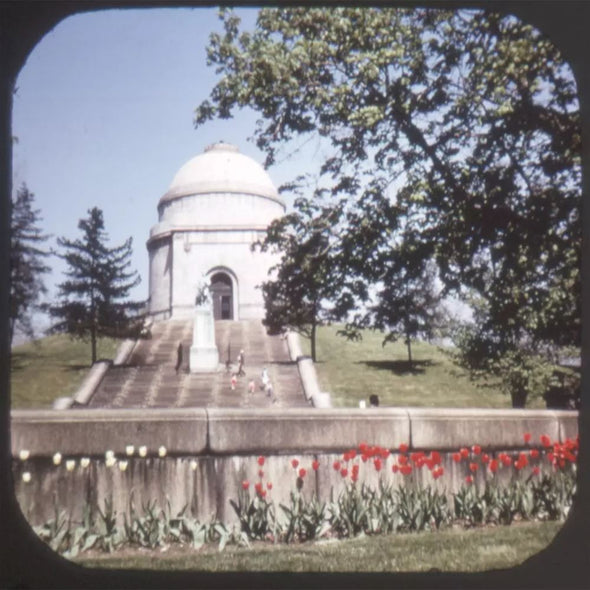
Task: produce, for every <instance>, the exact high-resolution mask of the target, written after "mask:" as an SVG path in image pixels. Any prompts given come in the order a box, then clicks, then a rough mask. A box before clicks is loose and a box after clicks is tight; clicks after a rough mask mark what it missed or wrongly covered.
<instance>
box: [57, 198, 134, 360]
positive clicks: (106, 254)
mask: <svg viewBox="0 0 590 590" xmlns="http://www.w3.org/2000/svg"><path fill="white" fill-rule="evenodd" d="M78 228H79V229H80V230H81V232H82V237H81V238H79V239H77V240H68V239H66V238H58V240H57V243H58V246H59V247H60V248H61V249H62V252H61V253H60V254H58V256H59V257H60V258H62V259H63V260H65V261H66V263H67V270H66V272H65V274H66V276H67V280H66V281H64V282H63V283H61V284H60V285H58V289H59V293H58V299H59V302H58V303H57V304H55V305H50V306H47V310H48V311H49V313H50V315H51V316H52V317H53V318H55V319H57V322H56V323H55V324H54V325H53V326H52V327H51V331H53V332H66V333H68V334H71V335H73V336H76V337H79V338H90V341H91V345H92V362H93V363H94V362H96V359H97V356H96V341H97V338H98V337H99V336H110V337H116V338H125V337H128V336H130V335H137V333H138V330H139V325H138V323H137V318H134V317H132V315H130V314H134V313H136V312H137V311H138V310H139V309H140V308H141V307H142V305H143V304H142V303H139V302H132V301H129V300H128V299H127V297H128V294H129V291H130V290H131V289H132V288H133V287H135V286H136V285H137V284H139V282H140V278H139V275H138V274H137V272H135V271H133V272H131V271H129V266H130V264H131V262H130V258H131V242H132V240H131V238H129V239H128V240H127V241H126V242H125V243H124V244H122V245H121V246H116V247H112V248H110V247H108V246H107V240H108V236H107V234H106V231H105V228H104V220H103V214H102V211H101V210H100V209H98V208H97V207H94V208H93V209H91V210H89V211H88V218H86V219H81V220H80V221H79V223H78Z"/></svg>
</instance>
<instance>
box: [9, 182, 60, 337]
mask: <svg viewBox="0 0 590 590" xmlns="http://www.w3.org/2000/svg"><path fill="white" fill-rule="evenodd" d="M34 202H35V195H34V194H33V193H32V192H30V191H29V189H28V188H27V185H26V184H24V183H23V184H22V185H21V187H20V188H19V189H18V191H17V192H16V196H15V198H14V199H13V201H12V215H11V219H10V308H9V313H8V318H9V338H10V342H12V339H13V336H14V332H15V330H20V331H22V332H23V333H24V334H25V335H26V336H28V337H29V338H32V337H33V336H34V330H33V326H32V324H31V312H32V311H34V310H35V309H37V308H38V303H39V298H40V297H41V295H43V294H45V293H47V289H46V288H45V285H44V283H43V279H42V276H43V275H44V274H45V273H47V272H49V270H50V268H49V267H48V266H47V265H46V264H45V263H44V262H43V260H44V259H45V258H46V257H47V256H49V252H48V251H47V250H44V249H43V248H42V247H41V246H42V244H43V242H45V241H46V240H47V239H48V237H49V236H46V235H43V234H42V233H41V230H40V228H39V223H40V222H41V217H40V212H39V210H37V209H34Z"/></svg>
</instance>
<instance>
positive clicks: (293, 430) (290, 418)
mask: <svg viewBox="0 0 590 590" xmlns="http://www.w3.org/2000/svg"><path fill="white" fill-rule="evenodd" d="M577 418H578V415H577V412H572V411H549V410H475V409H471V410H455V409H425V408H424V409H423V408H384V407H380V408H374V409H366V410H360V409H359V410H357V409H352V410H351V409H325V410H322V409H317V408H316V409H312V408H309V409H307V408H301V409H299V408H298V409H294V408H293V409H280V408H276V409H274V408H273V409H269V410H266V411H264V412H261V411H254V410H238V409H168V410H114V409H113V410H86V409H69V410H64V411H56V410H53V411H33V410H15V411H13V412H12V425H11V441H12V454H13V476H14V479H15V488H16V493H17V497H18V499H19V502H20V504H21V507H22V509H23V512H24V514H25V515H26V516H27V518H29V520H30V521H31V522H33V523H35V524H37V523H39V522H42V521H45V520H47V519H49V518H51V517H52V515H53V503H54V495H55V498H56V499H57V502H58V504H59V505H60V506H61V507H63V508H67V510H68V511H69V512H70V513H72V514H74V518H78V517H79V515H81V511H82V507H83V506H84V504H85V503H86V502H89V503H90V505H91V506H96V504H97V503H98V504H99V505H100V506H101V507H102V506H103V502H104V498H105V497H112V498H113V501H114V504H115V508H116V510H117V511H118V513H119V515H121V514H122V512H125V511H126V510H127V507H128V501H129V497H130V495H131V494H132V493H133V495H134V497H135V502H136V506H140V505H141V501H142V500H143V501H144V502H146V501H148V500H154V499H155V500H157V501H158V503H159V504H160V506H164V505H165V504H166V501H167V500H169V501H170V505H171V509H172V511H173V512H178V511H180V510H181V509H182V508H183V507H184V506H185V505H188V506H189V509H190V511H191V512H192V514H193V515H194V516H197V517H199V518H200V519H201V520H208V519H209V518H210V517H211V515H212V514H217V516H218V517H219V518H221V519H222V520H223V521H225V522H228V523H231V522H232V521H233V520H234V514H233V510H232V509H231V506H230V504H229V499H230V498H236V496H237V492H238V489H239V488H240V486H241V484H242V482H243V481H244V480H247V481H249V482H250V483H251V484H252V485H253V484H254V483H256V482H257V481H258V480H259V475H258V471H259V469H260V467H259V465H258V464H257V457H258V456H259V455H263V456H264V457H265V458H266V459H265V465H264V466H263V468H262V469H263V471H264V476H263V482H264V483H265V484H266V482H268V481H270V482H272V485H273V488H272V497H273V499H274V500H275V501H277V502H285V501H288V498H289V493H290V491H291V490H293V489H294V486H295V481H296V479H297V470H295V469H294V468H293V467H292V465H291V460H292V459H297V460H298V461H299V466H298V468H301V467H303V468H305V469H306V470H307V475H306V477H305V480H304V488H303V491H304V493H306V494H309V495H311V494H312V493H316V494H318V495H320V497H323V498H324V499H327V498H328V497H329V494H330V490H331V489H332V488H333V489H334V491H335V492H338V490H339V489H341V488H342V486H343V485H344V481H343V478H342V477H341V475H340V474H339V472H337V471H335V470H334V469H333V467H332V465H333V462H334V461H336V460H338V459H340V458H341V456H342V452H344V451H346V450H349V449H350V448H354V447H356V446H358V444H359V443H361V442H366V443H368V444H372V445H380V446H383V447H386V448H388V449H391V450H393V451H396V450H397V449H398V448H399V445H400V444H401V443H407V444H408V445H409V450H410V452H412V451H416V450H424V451H430V450H438V451H440V452H441V454H442V465H443V467H444V468H445V475H444V476H443V477H441V478H440V479H438V480H436V481H434V480H433V479H432V477H431V475H430V473H429V472H428V471H427V470H426V469H424V470H422V471H421V472H417V473H416V474H415V475H413V476H412V477H413V479H414V480H415V481H416V482H417V483H418V484H420V483H425V484H426V483H431V484H433V485H436V486H437V487H439V488H440V489H447V490H448V491H451V490H456V489H458V488H459V487H460V486H461V484H462V482H463V479H464V477H465V475H466V474H467V473H465V465H464V464H460V465H457V464H455V463H454V461H453V460H452V453H453V452H455V451H457V450H458V449H459V448H460V447H471V446H472V445H473V444H479V445H481V446H482V447H483V449H484V451H485V452H487V453H489V454H491V455H495V454H497V453H499V452H501V451H514V452H516V451H519V450H521V449H523V447H524V446H525V445H524V442H523V433H524V432H530V433H531V435H532V441H533V442H534V443H535V444H536V445H537V446H538V444H539V437H540V436H541V435H542V434H546V435H548V436H549V437H551V439H552V440H560V441H563V440H565V439H566V438H575V436H576V435H577V430H578V426H577ZM127 445H133V446H134V453H133V455H132V456H127V455H126V446H127ZM142 445H145V446H146V447H147V449H148V452H147V455H146V457H139V456H138V447H140V446H142ZM161 446H164V447H165V449H166V455H165V456H164V457H161V456H159V454H158V449H159V447H161ZM23 449H25V450H27V451H29V457H28V458H27V459H26V460H25V461H23V460H21V459H20V458H19V452H20V451H21V450H23ZM107 450H111V451H113V452H114V453H115V455H116V458H117V459H118V460H119V461H127V465H126V468H125V470H124V471H123V470H121V467H122V466H123V465H124V464H120V463H116V464H115V465H113V466H111V467H109V466H107V465H106V463H105V452H106V451H107ZM56 451H59V452H60V453H61V455H62V461H61V463H60V464H59V465H57V466H56V465H54V463H53V461H52V456H53V454H54V453H55V452H56ZM394 456H395V453H394V454H393V455H392V456H391V457H390V458H389V459H388V460H387V462H386V464H385V466H384V469H383V470H382V471H381V473H380V474H378V473H377V472H376V471H375V469H374V468H373V466H372V464H371V462H370V461H368V462H367V463H366V464H362V465H361V474H360V479H361V480H363V479H364V480H365V481H368V482H369V483H371V482H372V483H374V484H376V483H377V481H378V477H379V476H381V477H386V478H387V479H389V480H390V481H391V482H392V483H394V484H396V483H401V481H402V479H403V476H401V475H400V474H399V473H398V474H394V473H392V472H391V468H390V466H391V464H392V462H393V460H394ZM81 458H88V459H89V465H88V466H86V467H84V466H83V465H82V464H81ZM72 460H73V461H75V464H74V465H73V466H72V465H71V464H70V467H71V470H68V466H67V465H68V464H67V461H72ZM314 460H317V461H319V463H320V468H319V469H318V471H317V472H314V471H313V470H312V467H311V464H312V461H314ZM24 472H28V473H30V476H31V479H30V481H29V482H28V483H27V482H25V481H24V480H23V477H22V475H23V473H24ZM484 477H485V476H484V474H483V473H482V472H481V471H480V472H478V473H477V478H478V479H479V480H480V481H483V478H484Z"/></svg>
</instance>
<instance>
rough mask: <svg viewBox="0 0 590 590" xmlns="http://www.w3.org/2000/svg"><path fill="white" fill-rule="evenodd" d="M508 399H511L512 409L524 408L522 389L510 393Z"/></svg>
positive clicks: (525, 395)
mask: <svg viewBox="0 0 590 590" xmlns="http://www.w3.org/2000/svg"><path fill="white" fill-rule="evenodd" d="M510 397H511V398H512V407H513V408H524V407H525V406H526V398H527V393H526V391H523V390H522V389H521V390H518V391H511V392H510Z"/></svg>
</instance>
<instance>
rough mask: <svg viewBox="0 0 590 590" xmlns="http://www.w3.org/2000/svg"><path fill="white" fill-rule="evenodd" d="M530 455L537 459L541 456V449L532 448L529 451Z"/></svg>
mask: <svg viewBox="0 0 590 590" xmlns="http://www.w3.org/2000/svg"><path fill="white" fill-rule="evenodd" d="M529 455H530V456H531V457H532V458H533V459H536V458H537V457H538V456H539V451H538V450H537V449H531V450H530V451H529Z"/></svg>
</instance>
